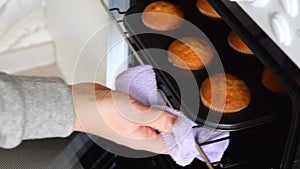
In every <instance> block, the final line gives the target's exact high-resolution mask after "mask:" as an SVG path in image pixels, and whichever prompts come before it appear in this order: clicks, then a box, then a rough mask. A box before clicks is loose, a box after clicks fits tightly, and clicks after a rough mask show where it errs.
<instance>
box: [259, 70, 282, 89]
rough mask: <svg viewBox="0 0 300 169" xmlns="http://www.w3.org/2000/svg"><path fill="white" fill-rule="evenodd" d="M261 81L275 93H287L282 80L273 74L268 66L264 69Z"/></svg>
mask: <svg viewBox="0 0 300 169" xmlns="http://www.w3.org/2000/svg"><path fill="white" fill-rule="evenodd" d="M261 81H262V83H263V85H264V86H265V87H266V88H267V89H268V90H270V91H272V92H274V93H280V94H283V93H286V91H285V89H284V87H283V86H282V85H281V84H280V82H279V81H278V80H277V79H276V78H275V77H274V76H273V74H272V73H271V72H270V71H269V70H268V69H266V68H264V70H263V71H262V76H261Z"/></svg>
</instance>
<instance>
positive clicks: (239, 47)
mask: <svg viewBox="0 0 300 169" xmlns="http://www.w3.org/2000/svg"><path fill="white" fill-rule="evenodd" d="M228 43H229V45H230V46H231V47H232V48H233V49H234V50H236V51H238V52H240V53H243V54H248V55H253V52H252V51H251V49H249V48H248V46H247V45H246V44H245V43H244V42H243V41H242V39H241V38H240V37H239V36H238V35H237V34H236V33H235V32H233V31H231V32H230V33H229V35H228Z"/></svg>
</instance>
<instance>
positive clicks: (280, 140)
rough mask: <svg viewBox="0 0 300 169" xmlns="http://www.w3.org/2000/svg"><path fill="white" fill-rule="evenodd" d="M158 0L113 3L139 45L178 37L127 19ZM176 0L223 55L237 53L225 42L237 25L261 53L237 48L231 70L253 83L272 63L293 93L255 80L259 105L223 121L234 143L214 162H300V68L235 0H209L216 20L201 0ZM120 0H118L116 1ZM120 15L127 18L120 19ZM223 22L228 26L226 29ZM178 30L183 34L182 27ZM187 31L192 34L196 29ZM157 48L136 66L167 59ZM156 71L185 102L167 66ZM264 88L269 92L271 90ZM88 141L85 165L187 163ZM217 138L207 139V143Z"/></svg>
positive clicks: (174, 100)
mask: <svg viewBox="0 0 300 169" xmlns="http://www.w3.org/2000/svg"><path fill="white" fill-rule="evenodd" d="M152 1H153V0H152ZM152 1H151V0H150V1H149V0H148V1H144V0H130V6H131V7H130V8H129V9H128V10H126V11H124V10H122V9H121V8H119V7H118V6H117V5H116V6H114V7H107V9H108V11H109V13H110V14H111V16H112V17H113V18H118V19H117V22H116V23H117V24H118V25H119V26H120V28H121V29H120V30H121V31H122V32H123V34H124V36H126V37H127V39H128V42H129V43H130V45H131V46H132V47H133V50H135V51H141V50H144V49H145V48H153V47H154V48H161V49H164V48H165V47H166V46H167V45H168V44H169V43H170V41H172V39H170V38H168V36H161V35H155V34H150V35H149V34H141V35H137V36H136V35H134V33H135V32H134V31H135V30H136V29H139V28H138V26H137V25H135V24H138V21H136V20H134V21H131V20H126V19H125V21H124V18H126V17H124V16H126V15H128V13H130V12H133V13H134V12H136V11H137V12H139V10H142V9H143V8H142V7H143V4H147V3H150V2H152ZM173 1H174V2H175V3H178V4H180V5H181V6H182V8H184V9H185V12H187V17H188V20H189V21H190V22H192V23H194V24H195V25H196V26H197V27H198V28H199V29H201V30H202V31H203V32H204V33H205V34H206V36H207V37H208V38H209V39H210V40H211V42H212V43H213V45H214V46H215V47H216V49H217V52H218V53H219V55H220V57H221V58H222V57H223V58H225V57H227V56H228V55H233V54H234V53H233V52H232V51H231V49H230V48H228V45H227V46H226V45H225V44H226V43H227V39H226V36H227V35H226V34H228V32H229V31H230V30H234V31H235V32H236V33H237V34H238V35H239V36H240V37H241V38H242V39H243V40H244V41H245V43H246V44H247V45H248V46H249V47H250V48H251V50H252V51H253V52H254V54H255V56H252V58H249V56H243V55H241V54H238V53H236V54H234V55H237V56H238V57H237V58H236V60H235V61H228V60H227V59H226V58H225V59H222V62H224V65H225V66H224V69H225V71H226V72H230V73H237V74H238V75H239V76H242V77H245V78H246V79H248V80H249V83H254V81H259V79H260V75H259V74H260V72H261V70H262V69H263V67H267V68H268V69H270V70H271V71H272V72H273V73H274V74H276V77H277V78H278V79H279V80H280V81H281V82H282V84H283V85H284V86H285V89H286V90H287V93H288V95H284V96H278V95H274V94H272V93H268V91H265V90H264V89H261V88H260V87H259V86H255V84H254V85H253V86H254V87H253V89H252V90H253V91H254V96H255V97H256V98H257V103H256V104H257V105H254V106H253V109H250V110H249V112H245V113H244V115H237V116H231V117H224V118H223V117H222V119H221V121H220V125H218V126H217V129H219V130H227V131H230V137H229V138H224V139H230V145H229V147H228V149H227V150H226V152H225V154H224V156H223V158H222V160H221V161H220V162H217V163H213V166H214V167H215V168H230V169H244V168H245V169H253V168H255V169H260V168H262V169H268V168H274V169H275V168H291V167H293V168H297V166H300V157H299V156H300V152H299V153H297V147H298V142H299V141H298V140H299V134H298V133H299V132H300V131H299V128H300V123H299V122H300V118H299V117H298V116H299V113H300V108H299V106H300V105H299V104H298V103H299V101H300V91H299V86H300V73H299V68H298V67H297V66H296V65H294V63H293V62H291V61H290V60H289V59H288V57H287V56H286V55H285V54H284V53H283V52H282V51H281V50H280V49H279V48H278V47H277V46H276V45H275V44H274V43H273V42H272V40H271V39H270V38H268V36H267V35H266V34H265V33H264V32H263V31H262V30H261V29H260V28H259V27H258V26H257V25H256V24H255V23H254V22H253V21H252V20H251V18H249V17H248V16H247V15H246V14H245V13H243V11H242V10H241V9H240V8H239V7H238V6H237V5H236V4H235V3H232V2H228V1H227V0H209V2H210V3H211V5H212V6H214V8H215V9H216V10H217V11H218V13H219V14H220V15H221V16H222V21H215V20H213V19H209V18H206V17H205V16H202V15H201V14H200V13H199V12H198V11H197V10H195V7H194V6H195V3H196V1H195V0H191V1H189V2H186V1H179V0H173ZM114 4H117V3H116V2H114ZM141 4H142V5H141ZM116 16H117V17H116ZM120 16H121V18H122V19H119V18H120ZM136 22H137V23H136ZM126 24H127V25H126ZM132 24H133V25H132ZM131 26H132V27H131ZM142 28H143V27H142ZM220 28H221V29H222V30H221V31H220ZM173 33H174V32H173ZM175 33H179V34H181V32H175ZM182 34H184V35H190V36H191V35H193V32H188V33H187V32H185V33H182ZM133 35H134V36H133ZM158 41H159V42H160V43H158ZM154 54H155V53H151V52H150V53H140V58H138V59H137V58H135V57H133V58H132V62H131V65H130V66H135V65H139V64H141V60H142V62H143V63H144V64H163V63H164V62H165V61H164V60H155V59H152V57H151V55H154ZM222 55H225V56H222ZM236 62H238V63H236ZM231 65H235V66H231ZM239 65H240V66H239ZM177 73H178V72H177ZM179 73H180V72H179ZM156 74H157V80H158V87H159V88H160V89H161V90H163V91H164V93H165V95H166V97H167V98H168V100H169V101H170V103H171V104H172V106H173V107H175V108H176V107H178V106H180V104H181V103H180V100H179V99H178V98H179V97H180V92H178V90H176V84H175V83H174V82H173V79H172V78H171V77H170V76H169V75H168V74H166V73H165V72H163V71H159V70H157V72H156ZM193 74H194V76H195V77H196V78H199V79H202V80H203V76H205V75H206V73H205V72H193ZM199 83H201V81H200V82H199ZM262 93H265V95H263V94H262ZM187 108H188V107H187ZM201 111H203V110H201ZM187 116H188V115H187ZM205 118H206V116H205V113H204V115H200V116H199V115H198V117H197V119H196V121H197V123H199V126H201V125H203V120H205ZM298 121H299V122H298ZM209 127H214V125H213V124H212V126H209ZM80 137H82V139H87V136H86V135H84V134H82V135H80ZM217 141H218V140H217ZM88 142H89V145H90V146H88V148H86V149H85V150H82V152H79V155H78V156H79V157H80V161H81V163H82V164H83V166H84V167H85V168H122V169H125V168H130V169H131V168H149V169H150V168H162V169H163V168H174V169H175V168H183V167H180V166H178V165H176V164H175V162H174V161H173V160H172V159H171V158H170V157H169V156H166V155H157V156H154V157H151V158H150V157H149V158H140V159H139V158H134V159H133V158H126V157H121V156H116V155H114V154H111V153H109V152H107V151H105V150H103V149H102V148H100V147H99V146H97V145H96V144H94V143H93V141H91V140H89V141H88ZM107 142H108V144H109V145H111V147H113V146H117V145H114V143H111V142H109V141H107ZM212 143H213V142H208V143H203V145H205V144H212ZM124 148H125V147H124ZM184 168H191V169H192V168H206V166H205V163H203V162H200V161H198V160H194V161H193V163H192V164H191V165H189V166H186V167H184Z"/></svg>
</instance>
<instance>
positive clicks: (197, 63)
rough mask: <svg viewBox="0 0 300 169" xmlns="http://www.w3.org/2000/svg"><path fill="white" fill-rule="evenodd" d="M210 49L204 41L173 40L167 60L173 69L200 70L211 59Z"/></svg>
mask: <svg viewBox="0 0 300 169" xmlns="http://www.w3.org/2000/svg"><path fill="white" fill-rule="evenodd" d="M213 55H214V53H213V49H212V47H211V46H210V45H209V44H208V43H207V42H206V41H204V40H202V39H198V38H195V37H183V38H180V39H178V40H175V41H174V42H172V43H171V45H170V46H169V48H168V59H169V61H170V62H171V63H173V65H174V66H175V67H179V68H182V69H188V70H200V69H203V68H204V67H205V66H206V65H208V64H209V63H210V61H211V60H212V58H213Z"/></svg>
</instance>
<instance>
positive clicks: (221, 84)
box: [200, 74, 251, 114]
mask: <svg viewBox="0 0 300 169" xmlns="http://www.w3.org/2000/svg"><path fill="white" fill-rule="evenodd" d="M225 79H226V80H225ZM200 97H201V100H202V103H203V105H204V106H205V107H207V108H210V109H212V110H215V111H218V112H221V113H224V114H226V113H227V114H229V113H234V112H238V111H240V110H242V109H244V108H246V107H247V106H248V105H249V103H250V99H251V96H250V90H249V88H248V86H247V85H246V83H245V82H244V81H243V80H240V79H238V78H237V77H235V76H233V75H230V74H217V75H214V76H211V77H209V78H207V79H205V80H204V81H203V83H202V84H201V88H200ZM213 98H215V100H214V101H212V99H213Z"/></svg>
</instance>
